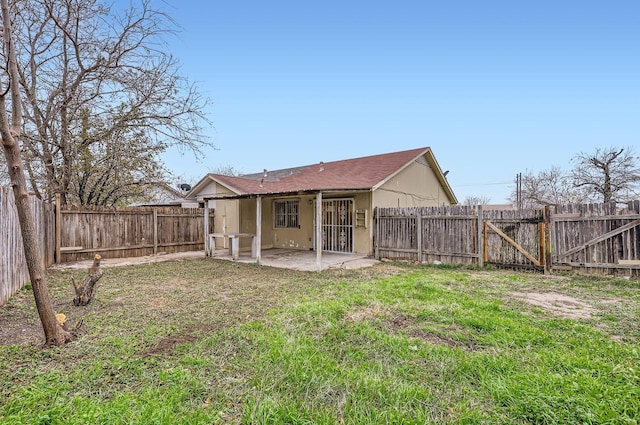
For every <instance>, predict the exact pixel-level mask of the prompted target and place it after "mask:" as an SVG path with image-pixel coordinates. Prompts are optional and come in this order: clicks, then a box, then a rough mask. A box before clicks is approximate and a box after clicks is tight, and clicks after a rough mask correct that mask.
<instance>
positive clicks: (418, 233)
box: [416, 211, 422, 264]
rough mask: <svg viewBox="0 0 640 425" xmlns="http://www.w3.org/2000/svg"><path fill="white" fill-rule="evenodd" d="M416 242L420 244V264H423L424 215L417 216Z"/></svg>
mask: <svg viewBox="0 0 640 425" xmlns="http://www.w3.org/2000/svg"><path fill="white" fill-rule="evenodd" d="M416 242H417V243H418V264H422V214H421V213H420V211H418V214H416Z"/></svg>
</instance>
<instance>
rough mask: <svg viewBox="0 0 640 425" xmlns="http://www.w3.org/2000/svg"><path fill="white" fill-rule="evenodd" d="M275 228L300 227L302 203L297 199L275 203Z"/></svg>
mask: <svg viewBox="0 0 640 425" xmlns="http://www.w3.org/2000/svg"><path fill="white" fill-rule="evenodd" d="M273 204H274V208H275V214H274V216H275V227H285V228H299V227H300V217H299V216H300V201H299V200H297V199H286V200H285V199H283V200H276V201H274V203H273Z"/></svg>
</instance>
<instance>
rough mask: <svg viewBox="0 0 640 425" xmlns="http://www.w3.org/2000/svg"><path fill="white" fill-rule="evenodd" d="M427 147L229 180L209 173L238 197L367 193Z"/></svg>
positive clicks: (228, 177) (230, 178)
mask: <svg viewBox="0 0 640 425" xmlns="http://www.w3.org/2000/svg"><path fill="white" fill-rule="evenodd" d="M428 150H429V148H419V149H412V150H407V151H402V152H393V153H387V154H381V155H373V156H366V157H362V158H353V159H345V160H342V161H333V162H326V163H318V164H313V165H307V166H303V167H295V168H287V169H283V170H275V171H267V172H266V176H265V175H264V173H256V174H248V175H245V176H239V177H231V176H224V175H220V174H209V177H211V178H214V179H215V180H216V181H218V182H220V183H222V184H224V185H225V186H227V187H229V188H230V189H232V190H234V191H235V192H237V193H238V194H267V193H289V192H302V191H316V190H321V191H322V190H370V189H372V188H374V187H375V186H376V185H378V184H380V183H381V182H383V181H384V180H386V179H388V178H389V177H391V176H392V175H393V174H395V173H396V172H398V171H399V170H401V169H402V168H404V166H406V165H407V164H409V163H410V162H411V161H413V160H415V159H417V158H418V157H420V156H422V155H424V154H425V153H426V152H427V151H428Z"/></svg>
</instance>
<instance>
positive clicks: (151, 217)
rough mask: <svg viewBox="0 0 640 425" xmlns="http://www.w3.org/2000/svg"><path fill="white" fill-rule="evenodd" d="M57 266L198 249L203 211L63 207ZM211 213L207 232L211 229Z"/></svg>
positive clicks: (160, 208)
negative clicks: (80, 261) (88, 260)
mask: <svg viewBox="0 0 640 425" xmlns="http://www.w3.org/2000/svg"><path fill="white" fill-rule="evenodd" d="M57 216H58V218H57V223H60V225H59V226H56V233H58V234H59V235H60V237H59V238H57V239H56V240H57V241H58V243H57V244H56V258H59V259H60V261H59V262H69V261H78V260H85V259H91V258H93V256H94V255H95V254H97V253H99V254H100V255H102V256H103V257H105V258H124V257H142V256H145V255H154V254H158V253H175V252H185V251H197V250H204V238H205V234H208V233H211V232H213V228H210V229H208V230H207V231H205V229H204V209H202V208H182V207H118V208H108V207H66V208H64V209H60V210H59V213H58V214H57ZM213 222H214V220H213V211H211V213H210V219H209V223H210V227H211V226H213Z"/></svg>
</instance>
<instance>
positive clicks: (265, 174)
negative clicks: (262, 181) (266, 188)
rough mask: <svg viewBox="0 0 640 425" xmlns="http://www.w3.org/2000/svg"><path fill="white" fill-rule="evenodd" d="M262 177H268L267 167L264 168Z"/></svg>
mask: <svg viewBox="0 0 640 425" xmlns="http://www.w3.org/2000/svg"><path fill="white" fill-rule="evenodd" d="M262 177H267V169H266V168H265V169H264V170H263V174H262Z"/></svg>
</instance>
